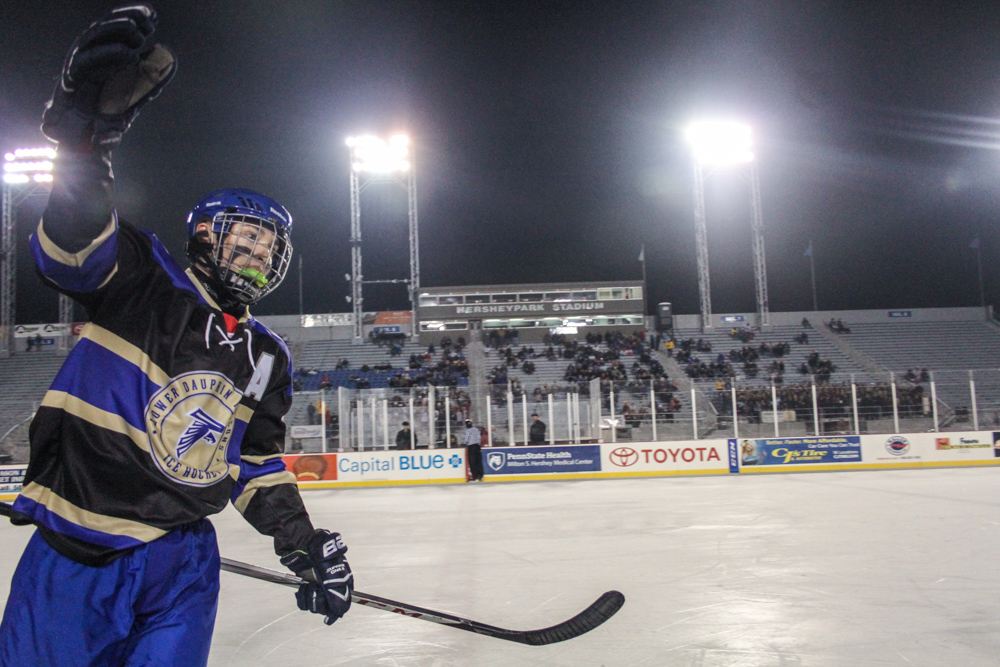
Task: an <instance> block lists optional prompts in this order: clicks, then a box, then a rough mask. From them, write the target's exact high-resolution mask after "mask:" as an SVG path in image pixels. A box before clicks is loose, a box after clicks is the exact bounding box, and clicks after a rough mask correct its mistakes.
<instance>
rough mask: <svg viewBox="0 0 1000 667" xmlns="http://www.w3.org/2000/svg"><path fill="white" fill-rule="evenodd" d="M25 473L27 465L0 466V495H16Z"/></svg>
mask: <svg viewBox="0 0 1000 667" xmlns="http://www.w3.org/2000/svg"><path fill="white" fill-rule="evenodd" d="M27 471H28V464H27V463H22V464H18V465H7V466H0V493H18V492H19V491H20V490H21V484H22V483H23V482H24V474H25V473H26V472H27Z"/></svg>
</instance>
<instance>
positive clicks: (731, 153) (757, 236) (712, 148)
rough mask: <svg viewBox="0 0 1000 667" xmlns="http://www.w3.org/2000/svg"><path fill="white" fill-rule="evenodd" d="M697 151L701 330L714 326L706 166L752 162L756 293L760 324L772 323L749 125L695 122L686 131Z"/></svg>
mask: <svg viewBox="0 0 1000 667" xmlns="http://www.w3.org/2000/svg"><path fill="white" fill-rule="evenodd" d="M685 136H686V138H687V140H688V142H689V143H690V144H691V148H692V151H693V153H694V224H695V242H696V245H697V253H698V291H699V295H700V297H701V326H702V330H704V329H707V328H711V327H712V290H711V282H710V280H709V273H708V231H707V228H706V218H705V170H706V168H712V167H728V166H733V165H740V164H749V165H750V204H751V207H752V208H753V222H752V231H753V243H752V245H753V270H754V282H755V287H756V295H757V317H758V319H759V322H758V324H759V325H760V326H762V327H766V326H770V324H771V314H770V309H769V306H768V300H767V262H766V260H765V256H764V213H763V210H762V207H761V199H760V175H759V174H758V171H757V161H756V160H755V159H754V157H755V156H754V153H753V134H752V132H751V130H750V128H749V127H747V126H746V125H741V124H740V123H735V122H732V121H702V122H698V123H693V124H692V125H690V126H689V127H688V129H687V131H686V132H685Z"/></svg>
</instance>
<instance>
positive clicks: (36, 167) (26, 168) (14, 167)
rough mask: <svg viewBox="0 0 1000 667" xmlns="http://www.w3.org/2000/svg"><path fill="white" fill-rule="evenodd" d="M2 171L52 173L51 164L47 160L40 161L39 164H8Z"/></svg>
mask: <svg viewBox="0 0 1000 667" xmlns="http://www.w3.org/2000/svg"><path fill="white" fill-rule="evenodd" d="M3 170H4V171H6V172H28V173H32V172H36V171H52V163H51V162H49V161H48V160H42V161H40V162H8V163H7V164H5V165H4V166H3Z"/></svg>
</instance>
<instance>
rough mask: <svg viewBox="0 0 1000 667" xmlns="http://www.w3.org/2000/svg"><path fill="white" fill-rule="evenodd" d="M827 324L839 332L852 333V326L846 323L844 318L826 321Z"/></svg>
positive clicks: (831, 329)
mask: <svg viewBox="0 0 1000 667" xmlns="http://www.w3.org/2000/svg"><path fill="white" fill-rule="evenodd" d="M826 326H827V328H828V329H830V331H832V332H834V333H839V334H849V333H851V328H850V327H848V326H847V325H846V324H844V320H838V319H831V320H830V321H829V322H826Z"/></svg>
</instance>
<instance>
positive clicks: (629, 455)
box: [608, 447, 639, 468]
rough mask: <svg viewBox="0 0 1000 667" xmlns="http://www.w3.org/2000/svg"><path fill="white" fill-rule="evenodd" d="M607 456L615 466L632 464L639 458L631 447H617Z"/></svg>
mask: <svg viewBox="0 0 1000 667" xmlns="http://www.w3.org/2000/svg"><path fill="white" fill-rule="evenodd" d="M608 458H609V459H611V462H612V463H614V464H615V465H616V466H619V467H621V468H627V467H628V466H630V465H634V464H635V462H636V461H638V460H639V452H637V451H635V450H634V449H632V448H631V447H619V448H618V449H615V450H613V451H612V452H611V453H610V454H608Z"/></svg>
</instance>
